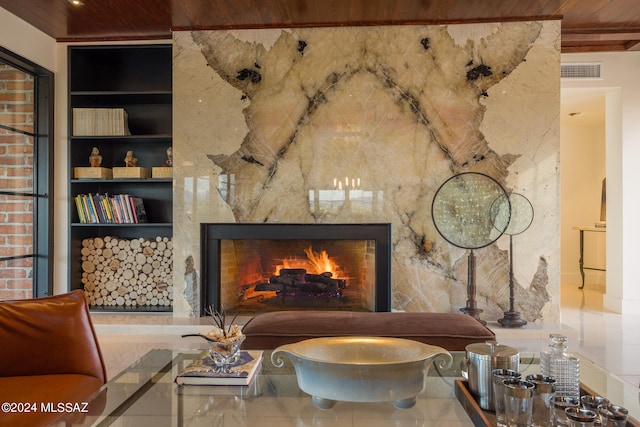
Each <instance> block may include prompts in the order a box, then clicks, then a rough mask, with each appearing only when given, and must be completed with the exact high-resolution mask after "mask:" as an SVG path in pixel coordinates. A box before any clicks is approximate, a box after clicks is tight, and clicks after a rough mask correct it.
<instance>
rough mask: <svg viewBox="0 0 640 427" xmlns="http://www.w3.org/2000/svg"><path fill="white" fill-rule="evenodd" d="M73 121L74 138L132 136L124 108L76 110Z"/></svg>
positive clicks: (74, 110) (73, 111) (73, 113)
mask: <svg viewBox="0 0 640 427" xmlns="http://www.w3.org/2000/svg"><path fill="white" fill-rule="evenodd" d="M72 121H73V135H74V136H124V135H131V132H129V123H128V116H127V112H126V111H125V109H124V108H74V109H73V110H72Z"/></svg>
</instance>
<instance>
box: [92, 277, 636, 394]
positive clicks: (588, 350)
mask: <svg viewBox="0 0 640 427" xmlns="http://www.w3.org/2000/svg"><path fill="white" fill-rule="evenodd" d="M603 293H604V286H602V285H589V284H587V286H586V287H585V289H584V290H580V289H578V288H577V286H576V285H563V286H562V289H561V295H562V300H561V324H539V323H534V324H528V325H526V326H525V327H523V328H516V329H506V328H502V327H501V326H500V325H499V324H498V323H497V322H488V326H489V327H490V328H491V329H492V330H493V331H494V332H495V333H496V336H497V340H498V341H499V342H500V343H503V344H506V345H510V346H513V347H516V348H518V349H519V350H521V351H544V350H545V349H546V348H547V347H548V336H549V333H551V332H558V333H563V334H565V335H566V336H568V337H569V343H568V344H569V347H570V349H571V350H572V351H575V352H578V353H580V354H582V355H584V356H586V357H587V358H589V359H590V360H592V361H593V362H595V363H596V364H598V365H600V366H602V367H604V368H606V369H607V370H609V371H611V372H613V373H614V374H616V375H617V376H619V377H620V378H622V379H623V380H625V381H627V382H629V383H631V384H633V385H634V386H636V387H638V386H639V385H640V356H639V355H640V314H638V315H634V314H628V315H624V316H623V315H620V314H617V313H612V312H609V311H606V310H604V309H603V307H602V297H603ZM93 320H94V324H95V327H96V331H97V333H98V337H99V341H100V344H101V347H102V350H103V353H104V357H105V362H106V364H107V375H108V377H109V378H113V376H115V375H116V374H118V373H119V372H120V371H121V370H123V369H125V368H126V367H127V366H129V365H130V364H131V363H133V362H134V361H135V360H137V359H138V358H139V357H140V356H142V355H143V354H145V353H146V352H147V351H148V350H150V349H153V348H175V349H182V348H192V349H196V348H206V343H205V342H204V340H201V339H199V338H181V337H180V335H181V334H185V333H194V332H198V331H206V330H208V329H209V328H210V326H211V325H210V323H209V322H208V320H206V319H198V320H187V319H174V318H173V316H172V315H171V314H153V315H150V314H145V313H138V314H132V315H121V314H119V315H111V314H106V313H94V315H93ZM238 320H239V323H242V322H243V319H238ZM244 321H246V319H244Z"/></svg>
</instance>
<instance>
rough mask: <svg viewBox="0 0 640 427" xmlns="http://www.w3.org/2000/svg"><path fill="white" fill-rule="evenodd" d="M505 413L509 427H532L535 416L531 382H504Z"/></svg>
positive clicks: (514, 380)
mask: <svg viewBox="0 0 640 427" xmlns="http://www.w3.org/2000/svg"><path fill="white" fill-rule="evenodd" d="M503 384H504V387H505V389H504V412H505V418H506V420H507V427H530V426H531V419H532V416H533V389H534V387H535V385H534V384H533V383H532V382H529V381H523V380H521V379H517V378H512V379H509V380H504V382H503Z"/></svg>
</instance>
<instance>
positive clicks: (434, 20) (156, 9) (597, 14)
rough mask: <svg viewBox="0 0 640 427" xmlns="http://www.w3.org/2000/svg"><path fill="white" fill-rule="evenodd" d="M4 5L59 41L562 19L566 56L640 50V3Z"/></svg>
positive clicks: (42, 1)
mask: <svg viewBox="0 0 640 427" xmlns="http://www.w3.org/2000/svg"><path fill="white" fill-rule="evenodd" d="M81 2H82V4H81V5H79V6H74V5H72V4H71V0H0V7H3V8H5V9H6V10H8V11H9V12H11V13H13V14H14V15H16V16H18V17H20V18H22V19H23V20H25V21H27V22H28V23H30V24H31V25H33V26H34V27H36V28H38V29H40V30H41V31H43V32H44V33H46V34H48V35H50V36H51V37H53V38H55V39H56V40H58V41H61V42H62V41H98V40H136V39H166V38H170V37H171V31H172V30H202V29H232V28H278V27H308V26H346V25H388V24H456V23H468V22H493V21H522V20H544V19H562V52H564V53H566V52H594V51H597V52H602V51H623V50H640V45H638V42H639V41H640V1H638V0H540V1H536V2H533V1H526V0H81Z"/></svg>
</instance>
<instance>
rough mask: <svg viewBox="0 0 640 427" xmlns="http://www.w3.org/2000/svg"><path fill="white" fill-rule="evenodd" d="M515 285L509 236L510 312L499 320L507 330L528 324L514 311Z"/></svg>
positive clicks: (511, 239) (511, 241)
mask: <svg viewBox="0 0 640 427" xmlns="http://www.w3.org/2000/svg"><path fill="white" fill-rule="evenodd" d="M514 299H515V298H514V285H513V236H512V235H510V236H509V311H505V312H504V317H503V318H502V319H498V323H500V325H502V326H504V327H505V328H519V327H521V326H524V325H526V324H527V321H526V320H524V319H521V318H520V312H519V311H515V310H514V307H513V305H514Z"/></svg>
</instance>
